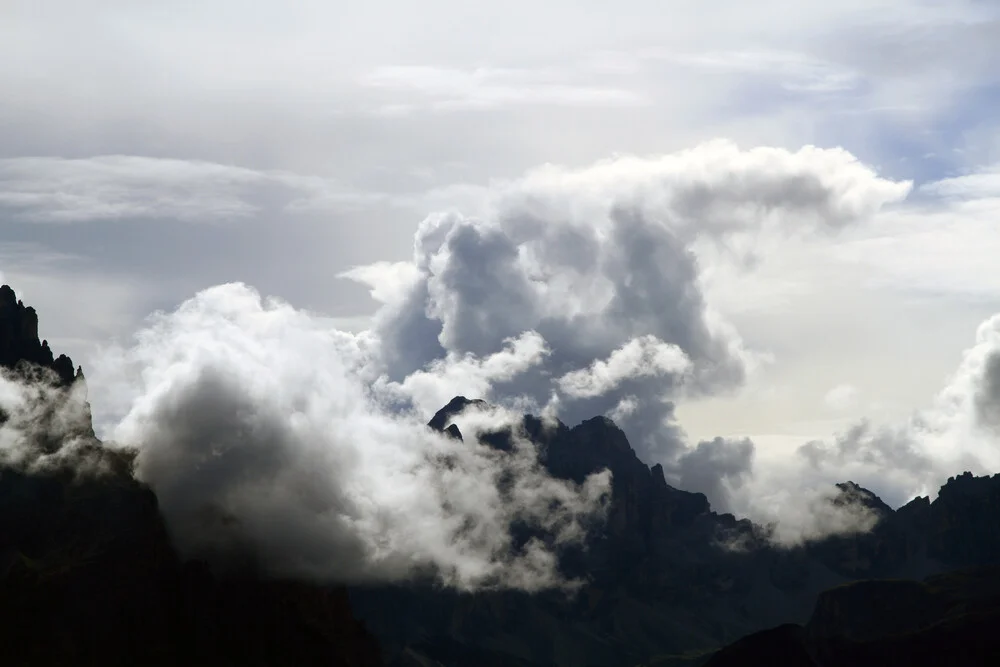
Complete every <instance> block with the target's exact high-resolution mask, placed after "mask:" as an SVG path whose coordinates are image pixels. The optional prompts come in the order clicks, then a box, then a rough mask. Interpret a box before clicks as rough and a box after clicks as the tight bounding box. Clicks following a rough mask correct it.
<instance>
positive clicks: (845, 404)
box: [823, 383, 860, 412]
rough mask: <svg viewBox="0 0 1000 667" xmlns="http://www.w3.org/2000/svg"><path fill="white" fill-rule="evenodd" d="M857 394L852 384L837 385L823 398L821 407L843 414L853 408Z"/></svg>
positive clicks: (856, 389)
mask: <svg viewBox="0 0 1000 667" xmlns="http://www.w3.org/2000/svg"><path fill="white" fill-rule="evenodd" d="M859 393H860V392H859V391H858V388H857V387H855V386H854V385H852V384H846V383H845V384H838V385H837V386H836V387H833V388H832V389H830V391H828V392H826V394H825V395H824V396H823V405H825V406H826V407H827V408H829V409H830V410H833V411H835V412H844V411H846V410H850V409H851V408H852V407H854V405H855V403H856V402H857V400H858V395H859Z"/></svg>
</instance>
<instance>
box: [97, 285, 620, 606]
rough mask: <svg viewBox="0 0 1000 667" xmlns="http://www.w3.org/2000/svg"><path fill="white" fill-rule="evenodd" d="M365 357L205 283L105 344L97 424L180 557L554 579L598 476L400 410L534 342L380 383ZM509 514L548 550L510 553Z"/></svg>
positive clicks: (515, 360) (351, 572)
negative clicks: (149, 494)
mask: <svg viewBox="0 0 1000 667" xmlns="http://www.w3.org/2000/svg"><path fill="white" fill-rule="evenodd" d="M372 350H373V347H372V341H371V340H370V339H367V338H366V337H365V336H364V335H360V336H353V335H350V334H346V333H343V332H339V331H336V330H330V329H328V328H326V327H324V326H322V324H321V323H320V322H318V321H317V320H316V319H314V318H313V317H311V316H310V315H308V314H306V313H303V312H300V311H297V310H295V309H293V308H292V307H290V306H289V305H287V304H285V303H282V302H280V301H277V300H274V299H267V300H262V299H261V297H260V296H259V295H258V294H257V293H255V292H254V291H253V290H251V289H249V288H247V287H245V286H243V285H239V284H230V285H223V286H219V287H215V288H212V289H209V290H206V291H204V292H201V293H199V294H198V295H197V296H195V297H194V298H193V299H191V300H189V301H187V302H185V303H184V304H183V305H181V307H180V308H179V309H178V310H177V311H175V312H173V313H159V314H157V315H155V316H153V317H152V318H151V319H150V321H149V323H148V326H147V327H146V328H144V329H143V330H142V331H140V332H139V333H138V334H137V335H136V338H135V341H134V345H132V346H131V347H128V348H111V349H109V350H107V352H106V355H105V357H104V359H103V361H102V362H101V363H100V364H98V369H99V371H100V373H95V375H97V376H98V382H99V383H100V386H102V387H103V388H104V390H103V394H104V395H101V396H99V397H98V398H97V400H96V402H97V403H98V404H99V405H101V406H106V410H105V411H104V412H103V414H99V416H98V421H99V423H103V424H104V427H103V428H104V430H110V432H111V434H112V436H113V439H114V441H115V442H118V443H122V444H126V445H128V444H135V445H137V447H138V456H137V458H136V474H137V476H138V477H139V478H140V479H141V480H143V481H145V482H147V483H149V484H150V485H151V486H152V488H153V489H154V490H155V491H156V493H157V496H158V498H159V501H160V507H161V509H162V511H163V513H164V516H165V517H166V519H167V522H168V525H169V527H170V530H171V533H172V536H173V539H174V542H175V544H176V545H177V547H178V548H179V549H180V551H181V552H182V553H183V554H184V555H187V556H203V557H207V558H210V559H212V560H215V561H217V562H221V563H223V564H228V565H238V566H252V567H256V568H259V569H261V570H263V571H265V572H268V573H271V574H279V575H289V576H299V577H309V578H313V579H318V580H327V581H347V582H364V581H394V580H401V579H408V578H411V577H414V576H417V575H434V576H436V577H437V578H438V579H439V580H440V581H441V582H442V583H444V584H446V585H449V586H454V587H457V588H461V589H467V590H471V589H479V588H484V587H485V588H489V587H512V588H521V589H526V590H536V589H539V588H544V587H549V586H554V585H561V584H564V583H566V582H562V581H560V579H559V577H558V575H557V571H556V557H555V554H554V551H553V549H554V548H555V546H556V545H558V544H559V543H560V542H566V541H572V540H577V539H580V538H581V537H582V536H583V533H582V530H581V527H580V526H581V523H580V520H581V519H582V518H584V517H591V516H594V515H599V514H600V513H601V511H602V507H603V504H602V503H603V498H604V496H605V494H606V492H607V490H608V482H609V478H608V475H607V474H606V473H605V474H597V475H594V476H592V477H591V478H589V479H588V480H587V481H586V483H585V484H583V485H582V486H575V485H573V484H570V483H567V482H563V481H559V480H555V479H553V478H551V477H549V476H548V475H547V474H546V473H545V472H544V471H543V469H542V468H541V467H540V465H539V462H538V459H537V452H536V451H535V448H534V446H533V445H531V444H529V443H528V442H526V441H524V440H521V439H517V440H516V446H515V447H514V448H513V449H512V450H511V451H507V452H500V451H498V450H495V449H493V448H490V447H488V446H486V445H481V444H479V442H478V438H477V434H478V433H479V432H481V431H483V430H489V429H495V428H497V426H499V425H501V424H505V423H509V422H513V418H512V416H511V415H510V414H509V413H506V412H504V411H494V412H491V413H490V414H486V415H466V416H465V418H464V420H460V421H459V423H460V425H461V428H462V432H463V434H464V435H465V441H464V442H463V441H459V440H455V439H452V438H451V437H449V436H447V435H445V434H442V433H438V432H436V431H432V430H431V429H430V428H428V427H427V426H425V422H426V419H427V416H426V414H425V413H422V412H416V413H414V412H411V411H409V410H407V409H405V408H400V403H401V402H405V403H406V404H408V405H417V406H420V407H421V408H426V407H427V406H430V405H433V406H435V408H437V407H440V406H441V403H442V401H443V400H445V399H443V398H442V397H443V396H445V394H443V393H441V386H449V385H450V386H452V387H465V388H467V389H471V390H474V391H482V392H485V391H486V390H488V388H489V383H490V382H496V381H501V380H504V379H509V378H510V377H512V376H513V375H515V374H517V373H518V372H520V371H522V370H524V369H525V368H527V367H530V366H531V365H532V364H536V363H538V362H539V360H540V359H541V358H542V357H543V356H544V353H545V347H544V342H543V341H542V340H541V339H540V338H539V337H538V335H537V334H532V333H527V334H525V335H523V336H521V337H519V338H518V339H515V340H512V341H510V342H509V343H508V345H507V347H506V348H505V349H501V350H500V351H498V352H497V353H496V354H493V355H488V356H487V357H484V358H476V357H473V356H471V355H464V356H461V357H457V358H445V359H441V360H438V361H436V362H435V363H434V364H431V365H430V366H429V367H428V369H426V370H424V371H421V372H420V373H417V374H414V375H412V376H410V377H408V378H405V379H404V380H403V381H402V382H400V383H397V384H391V385H390V384H386V383H385V382H384V381H378V379H377V377H376V375H375V373H374V370H373V368H372V365H371V359H372V358H373V357H372ZM401 398H402V399H405V401H401V400H400V399H401ZM514 522H524V523H527V524H529V525H536V526H540V527H542V528H544V529H545V530H546V534H549V535H551V536H552V540H553V543H550V544H543V543H542V542H541V541H538V540H532V541H530V542H528V543H527V544H516V543H515V542H514V540H513V538H512V536H511V525H512V524H513V523H514Z"/></svg>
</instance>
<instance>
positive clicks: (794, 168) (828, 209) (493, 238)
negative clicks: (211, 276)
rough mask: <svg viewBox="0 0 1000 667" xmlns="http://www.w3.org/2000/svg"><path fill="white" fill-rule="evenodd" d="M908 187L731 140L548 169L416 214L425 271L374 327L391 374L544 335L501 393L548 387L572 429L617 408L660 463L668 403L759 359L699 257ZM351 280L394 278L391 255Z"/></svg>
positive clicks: (810, 227)
mask: <svg viewBox="0 0 1000 667" xmlns="http://www.w3.org/2000/svg"><path fill="white" fill-rule="evenodd" d="M909 189H910V184H909V183H906V182H893V181H889V180H886V179H882V178H879V177H878V176H877V175H876V174H875V172H874V171H872V170H871V169H870V168H869V167H867V166H865V165H863V164H861V163H860V162H858V161H857V159H855V158H854V157H853V156H852V155H850V154H849V153H847V152H846V151H843V150H822V149H818V148H813V147H806V148H803V149H802V150H800V151H797V152H790V151H785V150H781V149H771V148H761V149H752V150H740V149H739V148H738V147H737V146H735V145H733V144H731V143H729V142H725V141H717V142H711V143H707V144H704V145H701V146H698V147H696V148H694V149H691V150H687V151H682V152H679V153H674V154H669V155H663V156H656V157H649V158H640V157H620V158H616V159H613V160H608V161H603V162H599V163H597V164H594V165H592V166H591V167H588V168H585V169H578V170H571V169H566V168H562V167H557V166H553V165H548V166H544V167H541V168H538V169H535V170H532V171H531V172H529V173H528V174H527V175H526V176H524V177H523V178H520V179H517V180H514V181H507V182H497V183H494V184H493V185H491V186H490V187H489V188H488V190H486V191H485V192H484V195H483V198H482V200H483V202H484V203H483V205H482V207H481V209H480V211H479V215H477V216H475V217H473V216H466V215H463V214H461V213H458V212H455V211H452V212H445V213H439V214H435V215H432V216H430V217H428V218H427V219H426V220H424V222H423V223H422V224H421V226H420V228H419V230H418V231H417V234H416V237H415V239H414V258H413V262H412V267H413V269H412V270H413V271H416V274H417V276H418V277H417V279H416V280H414V281H413V282H410V283H409V289H408V291H407V292H406V294H405V296H403V297H401V298H395V297H394V299H393V302H392V303H391V304H390V305H387V306H386V307H384V308H383V309H382V310H380V311H379V313H378V314H377V315H376V317H375V320H374V327H373V334H374V335H375V336H376V337H377V338H378V339H379V341H380V346H381V360H382V362H383V363H384V365H385V370H386V372H387V374H388V376H389V377H390V378H391V379H393V380H394V381H400V380H401V379H402V378H403V377H406V376H407V375H409V374H411V373H413V372H414V371H417V370H418V369H422V368H424V367H426V366H427V365H428V364H430V363H432V362H433V361H434V360H436V359H442V358H445V357H448V356H449V355H464V354H473V355H476V356H479V357H482V356H485V355H489V354H493V353H495V352H496V351H498V350H499V349H500V348H501V346H502V345H503V341H504V340H506V339H510V338H514V337H516V336H518V335H520V334H521V333H523V332H525V331H534V332H537V333H538V334H539V335H540V336H541V337H542V338H543V339H544V340H545V341H546V343H547V345H548V347H549V350H550V353H549V354H547V355H545V357H544V358H543V359H542V361H541V363H540V364H539V365H538V366H537V367H536V368H533V369H530V370H528V371H526V372H525V373H523V374H520V375H518V376H517V377H516V378H513V379H512V380H511V381H509V382H498V383H496V384H495V386H494V387H493V389H492V394H493V396H494V397H496V398H497V400H500V401H501V402H503V399H504V397H509V398H510V399H511V400H513V399H515V398H519V399H522V398H527V399H529V403H531V402H533V403H534V404H535V405H536V406H538V407H539V409H541V408H542V406H545V405H548V404H549V403H550V401H552V400H553V396H554V395H555V396H556V398H557V400H558V404H559V414H560V416H561V417H562V418H563V419H564V420H566V421H568V422H574V421H578V420H582V419H584V418H587V417H590V416H593V415H594V414H611V413H614V414H616V415H617V416H618V417H619V418H620V419H622V420H623V427H624V428H625V430H626V432H627V433H629V435H630V437H631V438H632V440H633V442H634V444H635V445H636V447H637V448H638V450H639V452H640V454H641V455H642V456H643V457H644V458H646V459H647V460H653V461H664V462H670V461H671V460H672V459H673V458H674V457H675V456H677V455H678V454H680V453H681V451H682V450H683V448H684V444H683V441H682V440H679V439H678V431H677V428H676V425H675V424H674V423H673V421H674V420H673V410H674V401H675V400H676V399H678V398H681V397H687V396H698V395H713V394H715V393H719V392H727V391H731V390H733V389H735V388H738V387H739V386H740V385H741V384H742V382H743V381H744V378H745V377H746V375H747V373H748V372H749V371H750V370H752V369H753V368H754V366H755V365H756V364H758V363H759V361H760V359H761V356H766V355H759V354H756V353H754V352H752V351H750V350H747V349H746V346H745V345H744V344H743V342H742V340H741V338H740V336H739V334H738V332H737V331H736V330H735V328H733V327H732V326H731V325H730V324H729V323H728V322H726V320H725V319H724V318H723V317H722V316H721V315H720V314H719V313H718V312H716V311H715V310H713V309H712V307H711V305H710V304H708V303H707V302H706V299H705V297H704V294H703V291H702V278H703V275H704V269H703V266H702V264H701V261H700V259H699V255H698V253H697V252H696V250H698V249H699V247H700V246H702V245H705V244H708V245H711V246H715V247H719V248H722V249H724V250H726V251H727V253H728V255H729V256H730V257H735V256H740V255H741V253H743V252H744V250H746V249H747V248H749V249H750V250H753V246H754V242H753V240H754V239H755V238H759V237H761V235H768V234H770V235H772V236H775V237H777V236H779V235H781V236H788V235H793V236H808V235H810V234H812V235H815V234H817V233H820V234H830V233H835V232H836V231H837V230H839V229H842V228H844V227H848V226H851V225H852V224H855V223H858V222H861V221H863V220H865V219H866V218H867V217H869V216H871V215H873V214H874V213H875V212H877V211H878V210H879V209H880V208H881V207H883V206H885V205H887V204H891V203H893V202H896V201H899V200H900V199H902V198H903V197H905V196H906V194H907V193H908V192H909ZM723 254H726V253H723ZM348 277H354V278H355V279H359V280H362V281H363V282H365V283H367V284H369V285H381V284H385V285H398V284H399V279H398V269H397V268H395V267H388V266H385V265H373V266H372V267H369V268H368V269H367V270H365V273H364V274H363V275H362V274H361V273H359V272H358V270H357V269H355V270H354V271H353V273H352V275H349V276H348ZM411 278H412V274H409V277H408V278H407V280H410V279H411ZM387 289H388V288H387ZM393 293H394V294H398V293H399V292H398V290H393ZM682 359H684V360H685V361H682ZM626 397H634V398H630V399H628V400H625V399H626ZM623 400H624V401H625V402H624V403H623Z"/></svg>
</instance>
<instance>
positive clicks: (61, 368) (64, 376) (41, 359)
mask: <svg viewBox="0 0 1000 667" xmlns="http://www.w3.org/2000/svg"><path fill="white" fill-rule="evenodd" d="M25 362H26V363H29V364H35V365H37V366H41V367H43V368H48V369H50V370H52V371H53V372H54V373H55V374H56V376H57V377H58V378H59V381H60V384H63V385H66V386H69V385H71V384H73V381H74V379H75V378H76V373H75V372H74V370H73V369H74V366H73V360H72V359H70V358H69V357H68V356H66V355H65V354H60V355H59V356H58V357H56V356H55V355H54V354H53V352H52V349H51V348H50V347H49V342H48V341H47V340H41V341H39V339H38V313H36V312H35V309H34V308H32V307H31V306H25V305H24V303H23V302H22V301H19V300H18V298H17V295H16V294H15V293H14V290H13V288H11V286H10V285H3V286H0V367H4V368H16V367H18V365H19V364H22V363H25Z"/></svg>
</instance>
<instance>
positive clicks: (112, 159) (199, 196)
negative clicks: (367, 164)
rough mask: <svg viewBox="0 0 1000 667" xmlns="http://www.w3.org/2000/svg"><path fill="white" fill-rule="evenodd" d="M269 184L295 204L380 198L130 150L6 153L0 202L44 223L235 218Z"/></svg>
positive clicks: (253, 208)
mask: <svg viewBox="0 0 1000 667" xmlns="http://www.w3.org/2000/svg"><path fill="white" fill-rule="evenodd" d="M267 188H271V189H272V190H274V196H275V198H276V199H277V200H278V201H284V205H285V206H287V207H289V208H291V209H307V208H324V207H329V206H331V205H336V206H340V207H348V206H351V205H356V204H358V203H360V202H364V201H369V200H371V199H372V198H373V197H376V195H366V194H364V193H352V192H349V191H346V190H344V189H343V188H339V187H338V186H337V184H336V183H335V182H333V181H331V180H328V179H322V178H318V177H312V176H304V175H300V174H295V173H291V172H286V171H277V170H275V171H259V170H255V169H248V168H244V167H237V166H233V165H226V164H218V163H213V162H205V161H199V160H179V159H170V158H152V157H141V156H131V155H102V156H96V157H91V158H73V159H70V158H58V157H19V158H7V159H0V206H3V207H5V208H7V209H9V210H11V211H13V212H14V215H15V216H16V217H20V218H23V219H27V220H31V221H38V222H50V223H73V222H85V221H90V220H122V219H130V218H146V217H161V218H172V219H176V220H180V221H185V222H217V221H229V220H235V219H241V218H246V217H249V216H251V215H252V214H255V213H257V212H259V211H260V210H261V209H262V208H263V206H264V201H263V200H262V196H263V195H265V194H266V190H267Z"/></svg>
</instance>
